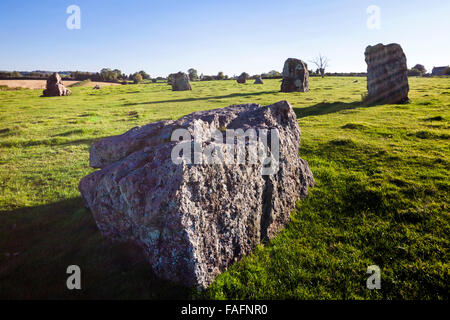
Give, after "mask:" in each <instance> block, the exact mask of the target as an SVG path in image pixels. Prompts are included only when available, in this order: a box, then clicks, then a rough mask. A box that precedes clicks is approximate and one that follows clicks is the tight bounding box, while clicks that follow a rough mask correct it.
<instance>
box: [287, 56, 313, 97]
mask: <svg viewBox="0 0 450 320" xmlns="http://www.w3.org/2000/svg"><path fill="white" fill-rule="evenodd" d="M281 91H282V92H296V91H297V92H308V91H309V71H308V65H307V64H306V63H305V62H303V61H302V60H299V59H294V58H289V59H287V60H286V62H285V63H284V67H283V81H282V82H281Z"/></svg>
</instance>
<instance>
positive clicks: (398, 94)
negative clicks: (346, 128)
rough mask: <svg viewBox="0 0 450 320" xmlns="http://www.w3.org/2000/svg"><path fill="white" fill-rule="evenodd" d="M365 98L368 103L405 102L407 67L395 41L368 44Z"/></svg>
mask: <svg viewBox="0 0 450 320" xmlns="http://www.w3.org/2000/svg"><path fill="white" fill-rule="evenodd" d="M365 57H366V63H367V91H368V95H367V100H368V102H370V103H386V104H394V103H405V102H407V101H408V100H409V99H408V92H409V84H408V68H407V65H406V56H405V54H404V52H403V49H402V47H401V46H400V45H398V44H396V43H392V44H388V45H383V44H381V43H380V44H377V45H375V46H368V47H367V48H366V51H365Z"/></svg>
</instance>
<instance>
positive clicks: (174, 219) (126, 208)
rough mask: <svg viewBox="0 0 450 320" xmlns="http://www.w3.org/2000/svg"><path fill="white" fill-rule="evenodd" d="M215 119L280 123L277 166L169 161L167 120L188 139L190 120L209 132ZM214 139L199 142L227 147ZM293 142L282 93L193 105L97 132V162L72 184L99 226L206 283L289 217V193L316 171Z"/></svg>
mask: <svg viewBox="0 0 450 320" xmlns="http://www.w3.org/2000/svg"><path fill="white" fill-rule="evenodd" d="M221 128H226V129H227V131H228V129H230V130H231V129H234V130H237V129H242V130H244V131H245V130H247V129H249V128H251V129H258V130H259V132H261V131H260V130H261V129H263V130H269V129H277V130H278V132H279V134H278V136H279V159H278V161H275V163H277V164H278V170H277V171H275V172H272V174H271V175H262V173H261V170H262V168H263V164H262V163H261V161H259V162H257V163H253V164H250V163H243V164H240V163H239V162H236V161H231V162H226V163H224V162H216V163H213V164H209V163H203V164H195V162H194V163H193V164H189V163H187V162H186V160H184V161H182V162H181V163H178V164H177V163H174V162H173V161H172V158H171V154H172V152H174V147H175V146H178V143H179V142H178V140H176V141H172V139H171V135H172V133H173V131H174V130H176V129H186V130H188V132H189V134H188V139H187V140H186V139H185V140H184V141H187V142H186V144H187V146H190V147H192V146H193V145H194V140H193V138H192V134H193V132H194V130H199V129H201V130H204V132H206V133H209V134H210V133H211V132H213V130H216V131H215V132H223V130H221ZM266 132H267V131H266ZM189 136H191V137H189ZM215 139H216V138H214V142H211V140H208V139H199V140H196V143H197V146H199V147H200V149H201V150H205V148H211V147H214V148H219V149H220V150H222V151H223V152H225V153H227V152H229V151H226V150H233V144H231V148H230V149H229V148H228V147H229V146H230V145H225V144H223V143H219V142H218V141H219V140H215ZM270 139H272V138H270ZM233 140H234V139H233ZM274 145H275V144H273V143H271V147H270V148H273V147H274ZM299 145H300V128H299V126H298V122H297V119H296V116H295V113H294V110H293V109H292V106H291V105H290V104H289V103H288V102H286V101H281V102H278V103H275V104H273V105H269V106H265V107H264V106H261V105H258V104H244V105H233V106H230V107H227V108H224V109H215V110H208V111H199V112H195V113H192V114H189V115H187V116H184V117H182V118H180V119H179V120H175V121H174V120H165V121H160V122H155V123H150V124H147V125H145V126H143V127H136V128H133V129H131V130H130V131H128V132H126V133H124V134H122V135H119V136H113V137H109V138H104V139H102V140H99V141H98V142H95V143H94V144H93V145H92V147H91V149H90V165H91V166H92V167H94V168H102V169H101V170H99V171H95V172H93V173H91V174H89V175H88V176H86V177H84V178H83V179H82V180H81V182H80V185H79V190H80V192H81V195H82V197H83V200H84V202H85V204H86V205H87V207H89V208H90V210H91V212H92V214H93V216H94V219H95V221H96V223H97V226H98V227H99V229H100V231H101V232H102V234H103V235H104V236H106V237H108V238H111V239H113V240H117V241H131V242H133V243H135V244H137V245H138V246H140V247H141V248H142V252H143V253H144V255H145V257H146V259H147V261H148V262H149V263H150V265H151V266H152V268H153V270H154V272H156V273H157V274H158V275H159V276H161V277H163V278H167V279H169V280H172V281H176V282H181V283H184V284H185V285H188V286H196V287H201V288H205V287H207V286H208V285H209V284H210V283H211V282H212V281H213V280H214V278H215V277H216V276H217V275H218V274H219V273H221V272H222V271H224V270H226V269H227V267H229V266H230V265H231V264H232V263H233V262H234V261H236V260H237V259H239V258H241V257H242V256H244V255H247V254H249V253H251V252H252V251H253V250H254V249H255V248H256V246H257V245H258V244H259V243H260V242H261V241H262V240H266V239H271V238H272V237H274V236H275V235H276V233H277V232H279V231H280V230H281V229H282V228H283V227H285V226H286V224H287V223H289V220H290V211H291V210H292V209H293V208H295V204H296V201H297V200H300V199H302V198H304V197H306V196H307V194H308V187H310V186H313V185H314V179H313V176H312V173H311V170H310V169H309V166H308V163H307V162H306V161H305V160H303V159H301V158H300V157H299V156H298V150H299ZM235 146H236V145H235ZM215 150H217V149H215ZM267 150H269V149H266V151H267ZM266 151H265V152H266ZM272 151H273V150H272ZM277 153H278V152H277ZM197 154H198V153H197ZM176 155H178V152H176Z"/></svg>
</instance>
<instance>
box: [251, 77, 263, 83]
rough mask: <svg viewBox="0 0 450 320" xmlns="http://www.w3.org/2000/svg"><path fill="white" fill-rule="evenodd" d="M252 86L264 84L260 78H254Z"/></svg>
mask: <svg viewBox="0 0 450 320" xmlns="http://www.w3.org/2000/svg"><path fill="white" fill-rule="evenodd" d="M253 84H264V82H263V81H262V79H261V76H256V78H255V82H254V83H253Z"/></svg>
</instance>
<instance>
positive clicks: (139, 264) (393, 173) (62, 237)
mask: <svg viewBox="0 0 450 320" xmlns="http://www.w3.org/2000/svg"><path fill="white" fill-rule="evenodd" d="M355 79H356V80H357V81H356V82H354V81H355ZM0 84H1V82H0ZM192 86H193V91H192V92H172V91H171V88H170V86H168V85H166V84H163V83H156V84H143V85H128V86H114V87H113V86H111V87H104V88H102V89H101V90H92V89H91V88H86V87H74V88H71V90H72V92H73V94H72V95H71V96H68V97H51V98H42V97H39V96H40V95H41V92H40V91H38V90H17V91H0V298H192V297H196V298H205V297H206V298H250V299H253V298H294V299H309V298H314V299H350V298H356V299H381V298H385V299H411V298H419V299H420V298H425V299H428V298H441V299H448V298H449V295H448V293H449V285H448V281H449V279H450V268H449V267H450V265H449V261H450V259H449V252H448V249H449V247H450V246H449V244H450V243H449V242H450V240H449V239H450V237H449V231H450V229H449V207H448V199H449V198H450V194H449V189H450V188H449V187H450V181H449V174H450V160H449V155H450V142H449V138H450V121H449V120H450V79H449V78H446V79H433V78H410V86H411V92H410V98H411V99H412V102H411V103H410V104H406V105H381V106H372V107H363V106H362V104H361V103H360V100H361V95H362V94H364V93H365V92H366V89H365V86H366V82H365V79H364V78H343V77H339V78H338V77H336V78H334V77H329V78H325V79H321V78H311V79H310V87H311V91H310V92H308V93H281V92H279V88H280V82H279V80H265V84H264V85H253V84H252V82H250V83H247V84H245V85H239V84H237V83H236V82H235V81H210V82H194V83H192ZM280 100H287V101H289V102H290V103H291V104H292V105H293V106H294V110H295V112H296V114H297V117H298V121H299V124H300V128H301V130H302V141H301V147H300V155H301V157H302V158H304V159H306V160H308V162H309V164H310V166H311V169H312V171H313V173H314V177H315V179H316V182H317V186H316V187H315V188H314V189H312V190H311V192H310V196H309V197H308V199H306V200H304V201H302V202H301V203H299V204H298V206H297V209H296V210H294V211H293V212H292V214H291V217H292V222H291V223H290V225H289V226H288V227H287V228H286V229H285V230H284V231H282V232H281V233H280V234H279V235H278V236H277V237H276V238H275V239H274V240H272V241H271V242H270V243H267V244H264V245H260V246H259V247H258V249H257V250H256V252H255V253H254V254H253V255H250V256H248V257H246V258H244V259H243V260H242V261H240V262H238V263H236V264H234V265H233V266H232V267H231V268H230V269H229V270H228V271H227V272H225V273H223V274H222V275H220V276H219V277H218V278H217V279H216V281H215V282H214V283H213V285H212V286H211V287H210V288H209V289H208V290H207V291H206V292H201V293H198V292H193V291H191V290H189V289H187V288H183V287H180V286H177V285H175V284H171V283H169V282H167V281H164V280H161V279H158V278H157V277H155V276H154V275H153V274H152V272H151V270H150V268H149V267H148V265H147V264H146V263H145V262H144V261H142V260H141V259H140V258H138V256H139V255H136V252H135V248H132V247H130V246H128V245H125V244H113V243H110V242H109V241H108V240H106V239H104V238H103V237H102V236H101V234H100V233H99V231H98V229H97V227H96V225H95V222H94V220H93V218H92V216H91V214H90V212H89V211H88V210H86V209H84V208H83V205H82V202H81V199H80V195H79V192H78V190H77V185H78V182H79V180H80V179H81V178H82V177H83V176H85V175H86V174H88V173H90V172H92V171H93V169H91V168H89V166H88V157H89V154H88V151H89V147H90V145H91V144H92V143H93V141H95V140H96V139H99V138H102V137H106V136H109V135H114V134H120V133H123V132H125V131H126V130H128V129H130V128H132V127H134V126H137V125H143V124H146V123H149V122H152V121H158V120H162V119H177V118H179V117H181V116H183V115H185V114H188V113H191V112H193V111H197V110H205V109H212V108H221V107H226V106H228V105H231V104H239V103H250V102H255V103H260V104H262V105H267V104H270V103H273V102H277V101H280ZM72 264H76V265H79V266H80V267H81V270H82V287H83V290H81V291H77V292H75V291H69V290H67V289H66V277H67V274H66V268H67V266H68V265H72ZM373 264H375V265H378V266H380V268H381V279H382V280H381V281H382V284H381V285H382V289H381V290H373V291H371V290H368V289H367V288H366V279H367V278H368V276H369V275H368V274H366V270H367V267H368V266H369V265H373Z"/></svg>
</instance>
